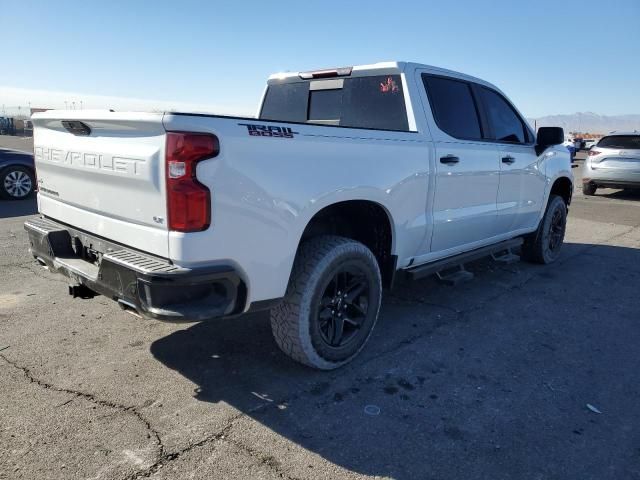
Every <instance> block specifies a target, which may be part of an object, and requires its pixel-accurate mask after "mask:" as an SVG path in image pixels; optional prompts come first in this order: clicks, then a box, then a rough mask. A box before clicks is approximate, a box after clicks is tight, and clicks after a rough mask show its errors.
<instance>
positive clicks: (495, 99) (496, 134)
mask: <svg viewBox="0 0 640 480" xmlns="http://www.w3.org/2000/svg"><path fill="white" fill-rule="evenodd" d="M479 91H480V97H481V98H482V104H483V106H484V110H485V113H486V115H487V119H488V121H489V126H490V127H491V135H490V139H492V140H497V141H499V142H510V143H527V141H528V138H529V137H528V135H527V129H526V127H525V126H524V122H523V121H522V120H521V119H520V117H519V116H518V114H517V113H516V112H515V110H514V109H513V108H512V107H511V105H509V103H508V102H507V101H506V100H505V99H504V98H503V97H502V95H500V94H499V93H497V92H494V91H493V90H490V89H488V88H485V87H480V88H479Z"/></svg>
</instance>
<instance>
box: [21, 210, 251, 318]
mask: <svg viewBox="0 0 640 480" xmlns="http://www.w3.org/2000/svg"><path fill="white" fill-rule="evenodd" d="M24 228H25V230H26V231H27V233H28V235H29V242H30V244H31V247H30V251H31V254H32V255H33V256H34V257H35V258H36V259H38V261H39V262H41V263H43V264H45V265H46V266H47V267H49V269H50V270H51V271H53V272H57V273H60V274H62V275H65V276H66V277H68V278H69V279H70V283H72V284H75V285H83V286H85V287H87V288H89V289H91V290H93V291H95V292H97V293H100V294H101V295H104V296H106V297H109V298H111V299H113V300H115V301H117V302H119V303H120V305H121V306H122V307H123V308H130V309H134V310H135V311H137V312H138V313H139V314H140V315H142V316H144V317H149V318H155V319H158V320H167V321H199V320H205V319H210V318H217V317H223V316H229V315H234V314H237V313H240V312H242V311H243V309H244V308H245V303H246V286H245V284H244V282H243V281H242V279H241V278H240V275H239V274H238V272H237V271H236V270H235V269H234V268H233V267H232V266H229V265H216V266H212V267H206V268H197V269H188V268H183V267H179V266H176V265H173V264H171V263H170V262H168V261H167V260H164V259H161V258H158V257H154V256H151V255H147V254H144V253H141V252H138V251H137V250H132V249H129V248H126V247H123V246H122V245H119V244H115V243H113V242H110V241H108V240H105V239H102V238H100V237H95V236H92V235H90V234H88V233H86V232H83V231H80V230H77V229H74V228H73V227H69V226H67V225H64V224H62V223H59V222H56V221H53V220H51V219H48V218H37V219H33V220H28V221H27V222H25V224H24ZM96 252H101V255H99V256H100V261H96V260H95V255H96Z"/></svg>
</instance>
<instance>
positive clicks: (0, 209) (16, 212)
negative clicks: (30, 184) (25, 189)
mask: <svg viewBox="0 0 640 480" xmlns="http://www.w3.org/2000/svg"><path fill="white" fill-rule="evenodd" d="M36 213H38V203H37V201H36V198H35V196H33V197H31V198H27V199H26V200H2V199H1V198H0V218H13V217H23V216H25V215H34V214H36Z"/></svg>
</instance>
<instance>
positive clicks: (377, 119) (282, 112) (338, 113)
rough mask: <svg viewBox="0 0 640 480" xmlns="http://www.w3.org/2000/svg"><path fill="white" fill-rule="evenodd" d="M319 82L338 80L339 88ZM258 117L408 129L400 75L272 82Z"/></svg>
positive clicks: (350, 125) (387, 128) (344, 125)
mask: <svg viewBox="0 0 640 480" xmlns="http://www.w3.org/2000/svg"><path fill="white" fill-rule="evenodd" d="M323 82H333V83H332V85H334V84H341V88H322V85H321V84H322V83H323ZM310 86H311V88H310ZM260 118H261V119H264V120H277V121H289V122H302V123H316V124H322V125H338V126H341V127H351V128H367V129H375V130H397V131H408V130H409V121H408V119H407V109H406V106H405V101H404V92H403V88H402V80H401V78H400V75H375V76H367V77H353V78H344V79H340V80H339V81H336V80H335V79H330V80H311V81H301V82H295V83H282V84H278V83H273V84H271V85H269V88H268V89H267V94H266V96H265V100H264V104H263V106H262V111H261V112H260Z"/></svg>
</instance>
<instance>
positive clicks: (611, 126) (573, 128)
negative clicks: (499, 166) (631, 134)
mask: <svg viewBox="0 0 640 480" xmlns="http://www.w3.org/2000/svg"><path fill="white" fill-rule="evenodd" d="M528 120H529V122H530V123H531V125H532V126H534V125H535V126H536V127H562V128H564V131H565V132H566V133H568V132H581V133H601V134H605V133H609V132H612V131H613V130H638V131H640V115H599V114H597V113H593V112H578V113H573V114H570V115H547V116H545V117H540V118H529V119H528Z"/></svg>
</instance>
